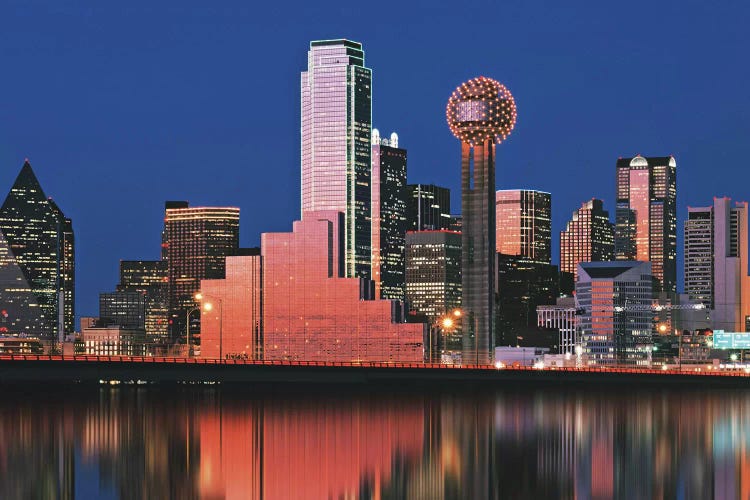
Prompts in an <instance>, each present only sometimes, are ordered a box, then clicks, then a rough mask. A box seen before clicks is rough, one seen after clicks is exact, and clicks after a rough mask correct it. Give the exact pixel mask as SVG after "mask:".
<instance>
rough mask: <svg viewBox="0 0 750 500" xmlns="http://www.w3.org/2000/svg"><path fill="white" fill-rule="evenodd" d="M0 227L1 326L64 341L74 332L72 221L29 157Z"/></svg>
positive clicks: (4, 208)
mask: <svg viewBox="0 0 750 500" xmlns="http://www.w3.org/2000/svg"><path fill="white" fill-rule="evenodd" d="M0 231H2V238H1V239H0V303H2V318H0V330H2V332H3V333H7V334H10V335H19V334H28V335H33V336H38V337H39V338H40V339H41V340H53V339H56V340H57V341H58V342H60V341H62V335H63V333H64V334H72V333H73V331H74V316H75V252H74V238H73V225H72V222H71V220H70V219H68V218H67V217H65V215H64V214H63V213H62V211H61V210H60V208H59V207H58V206H57V204H56V203H55V202H54V201H52V198H48V197H47V196H46V195H45V194H44V191H43V190H42V187H41V186H40V185H39V181H38V180H37V178H36V175H35V174H34V171H33V170H32V169H31V165H30V164H29V162H28V161H26V162H25V163H24V164H23V167H22V168H21V172H20V173H19V174H18V177H17V178H16V181H15V183H14V184H13V187H12V188H11V189H10V192H9V193H8V196H7V198H6V199H5V203H3V206H2V208H0ZM60 308H62V314H60Z"/></svg>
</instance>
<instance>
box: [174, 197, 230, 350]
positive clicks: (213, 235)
mask: <svg viewBox="0 0 750 500" xmlns="http://www.w3.org/2000/svg"><path fill="white" fill-rule="evenodd" d="M165 210H166V215H165V218H164V235H163V238H162V239H163V241H164V243H163V244H164V245H165V247H164V248H165V250H166V252H165V253H166V257H167V258H166V260H167V277H168V283H169V285H168V286H169V293H168V304H169V321H170V332H171V337H172V339H174V340H177V339H179V338H180V337H181V336H183V335H184V334H185V333H186V331H185V316H186V313H187V311H188V310H189V309H191V308H193V307H195V304H196V302H195V294H196V293H197V292H198V291H199V290H200V286H201V280H204V279H223V278H224V271H225V266H226V262H225V260H226V257H227V256H229V255H234V253H235V252H236V251H237V248H238V246H239V224H240V209H239V208H235V207H189V206H188V203H187V202H174V201H168V202H167V203H166V205H165ZM195 331H196V332H197V330H195ZM192 332H193V329H192V327H191V334H192Z"/></svg>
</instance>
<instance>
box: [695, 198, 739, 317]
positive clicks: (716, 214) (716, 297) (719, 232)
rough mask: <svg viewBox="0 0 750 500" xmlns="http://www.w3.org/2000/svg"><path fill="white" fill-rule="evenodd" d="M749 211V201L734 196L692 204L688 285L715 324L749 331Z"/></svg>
mask: <svg viewBox="0 0 750 500" xmlns="http://www.w3.org/2000/svg"><path fill="white" fill-rule="evenodd" d="M747 215H748V214H747V203H746V202H735V203H734V206H733V205H732V200H730V199H729V198H714V204H713V206H710V207H688V218H687V220H686V221H685V264H684V265H685V291H686V292H687V294H688V295H689V296H690V298H691V299H695V300H699V301H701V302H703V304H704V305H705V306H706V307H708V308H709V309H711V323H712V326H713V328H714V329H720V330H726V331H734V332H743V331H745V321H746V318H747V316H748V315H750V278H748V275H747V258H748V254H747V251H748V233H747V229H748V226H747Z"/></svg>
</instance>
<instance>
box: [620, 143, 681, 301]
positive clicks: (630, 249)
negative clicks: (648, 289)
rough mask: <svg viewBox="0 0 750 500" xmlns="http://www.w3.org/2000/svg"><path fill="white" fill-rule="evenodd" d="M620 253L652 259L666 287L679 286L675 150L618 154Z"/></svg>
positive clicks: (624, 256) (629, 257)
mask: <svg viewBox="0 0 750 500" xmlns="http://www.w3.org/2000/svg"><path fill="white" fill-rule="evenodd" d="M616 196H617V208H616V216H615V218H616V221H615V258H616V259H617V260H637V261H641V262H646V261H648V262H651V265H652V268H653V275H654V277H655V278H656V279H657V280H658V281H659V284H660V286H661V290H662V291H665V292H675V291H676V287H677V162H676V161H675V159H674V157H673V156H658V157H648V158H644V157H643V156H640V155H638V156H635V157H634V158H620V159H619V160H617V191H616Z"/></svg>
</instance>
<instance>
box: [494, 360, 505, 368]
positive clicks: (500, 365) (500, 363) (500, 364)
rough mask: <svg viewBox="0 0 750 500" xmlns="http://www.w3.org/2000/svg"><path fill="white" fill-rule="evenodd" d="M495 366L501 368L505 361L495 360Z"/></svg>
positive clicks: (503, 366)
mask: <svg viewBox="0 0 750 500" xmlns="http://www.w3.org/2000/svg"><path fill="white" fill-rule="evenodd" d="M495 368H497V369H498V370H502V369H503V368H505V363H503V362H502V361H495Z"/></svg>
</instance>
